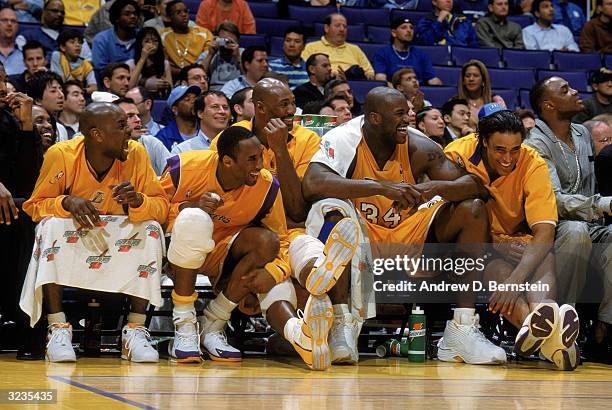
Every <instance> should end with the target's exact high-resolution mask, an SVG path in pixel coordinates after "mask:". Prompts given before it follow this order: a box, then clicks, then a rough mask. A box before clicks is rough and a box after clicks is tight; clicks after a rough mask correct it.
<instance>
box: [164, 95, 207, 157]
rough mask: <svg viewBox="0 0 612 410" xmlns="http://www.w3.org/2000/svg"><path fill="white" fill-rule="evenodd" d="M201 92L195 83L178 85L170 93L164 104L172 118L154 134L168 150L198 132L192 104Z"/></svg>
mask: <svg viewBox="0 0 612 410" xmlns="http://www.w3.org/2000/svg"><path fill="white" fill-rule="evenodd" d="M201 93H202V90H201V89H200V87H198V86H195V85H192V86H189V87H187V86H186V85H179V86H178V87H175V88H174V89H173V90H172V92H171V93H170V96H169V97H168V100H167V101H166V104H167V105H168V107H169V108H170V109H171V110H172V113H173V114H174V120H172V121H170V122H169V123H168V125H167V126H166V127H165V128H162V129H161V130H160V131H159V132H158V133H157V134H156V135H155V136H156V137H157V138H158V139H159V140H160V141H161V142H162V143H163V144H164V146H165V147H166V148H167V149H168V150H169V151H172V149H173V148H174V146H175V145H178V144H180V143H181V142H183V141H186V140H188V139H190V138H193V137H195V136H196V135H197V134H198V131H199V129H198V122H197V117H196V115H195V111H194V104H195V100H196V98H197V97H198V96H199V95H200V94H201Z"/></svg>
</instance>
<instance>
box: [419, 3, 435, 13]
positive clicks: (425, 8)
mask: <svg viewBox="0 0 612 410" xmlns="http://www.w3.org/2000/svg"><path fill="white" fill-rule="evenodd" d="M416 9H417V10H420V11H426V12H428V13H431V11H432V10H433V6H432V5H431V0H419V2H418V3H417V6H416Z"/></svg>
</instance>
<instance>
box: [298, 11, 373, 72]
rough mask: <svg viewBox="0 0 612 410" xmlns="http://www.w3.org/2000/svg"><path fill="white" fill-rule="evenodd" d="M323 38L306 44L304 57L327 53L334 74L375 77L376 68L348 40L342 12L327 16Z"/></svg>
mask: <svg viewBox="0 0 612 410" xmlns="http://www.w3.org/2000/svg"><path fill="white" fill-rule="evenodd" d="M323 31H324V32H325V34H324V35H323V36H322V37H321V40H319V41H315V42H312V43H308V44H306V47H305V48H304V52H303V53H302V57H303V58H306V59H308V57H310V56H311V55H312V54H315V53H325V54H327V55H328V56H329V61H330V62H331V65H332V70H333V73H334V76H336V75H340V76H342V77H343V78H350V79H355V80H356V79H360V78H363V75H361V71H363V73H364V74H365V77H367V78H368V79H373V78H374V69H373V68H372V65H371V64H370V61H369V60H368V57H366V55H365V54H364V52H363V51H362V50H361V49H360V48H359V46H356V45H354V44H350V43H347V42H346V35H347V32H348V31H347V22H346V17H344V16H343V15H342V14H339V13H334V14H330V15H329V16H327V17H325V20H324V25H323Z"/></svg>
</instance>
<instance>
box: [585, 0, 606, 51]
mask: <svg viewBox="0 0 612 410" xmlns="http://www.w3.org/2000/svg"><path fill="white" fill-rule="evenodd" d="M611 25H612V0H597V8H596V9H595V15H594V16H593V18H592V19H591V20H589V21H587V22H586V24H585V25H584V27H583V28H582V31H581V32H580V50H582V51H583V52H585V53H593V52H598V53H612V28H611Z"/></svg>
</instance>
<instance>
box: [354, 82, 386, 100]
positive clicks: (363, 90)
mask: <svg viewBox="0 0 612 410" xmlns="http://www.w3.org/2000/svg"><path fill="white" fill-rule="evenodd" d="M349 85H350V86H351V91H352V92H353V96H354V97H355V99H356V100H357V101H359V102H360V103H363V101H364V100H365V97H366V95H367V94H368V92H369V91H370V90H371V89H372V88H375V87H386V86H387V82H386V81H349Z"/></svg>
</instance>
